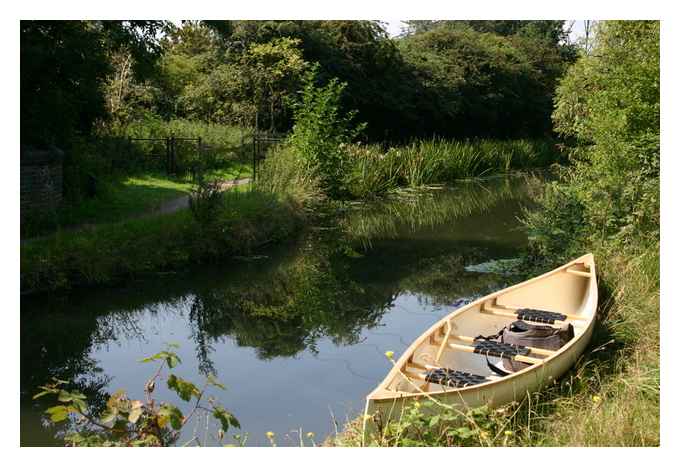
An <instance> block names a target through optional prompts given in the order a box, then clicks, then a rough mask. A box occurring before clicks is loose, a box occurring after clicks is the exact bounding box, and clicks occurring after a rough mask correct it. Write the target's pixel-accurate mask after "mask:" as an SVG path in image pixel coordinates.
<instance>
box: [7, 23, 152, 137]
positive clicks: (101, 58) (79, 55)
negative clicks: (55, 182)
mask: <svg viewBox="0 0 680 467" xmlns="http://www.w3.org/2000/svg"><path fill="white" fill-rule="evenodd" d="M162 27H163V23H162V22H159V21H22V22H21V40H20V43H21V52H20V53H21V96H22V98H21V142H22V143H25V144H32V145H37V146H47V145H51V144H56V145H59V146H62V147H67V146H68V145H69V144H70V141H71V139H72V138H73V136H75V135H87V134H89V133H90V132H91V131H92V128H93V127H94V124H95V122H96V121H98V120H104V119H106V118H107V117H108V113H107V110H106V99H105V82H106V79H107V77H108V76H109V75H110V74H111V73H112V65H111V61H110V57H111V55H112V54H114V53H117V52H120V51H122V50H128V51H129V53H130V54H131V55H132V57H134V59H135V61H134V72H135V74H136V75H137V76H139V77H144V76H146V75H147V74H149V73H151V72H152V69H153V67H154V64H155V60H156V58H157V57H158V54H159V53H160V48H159V46H158V43H157V40H156V34H157V33H158V31H159V30H160V28H162Z"/></svg>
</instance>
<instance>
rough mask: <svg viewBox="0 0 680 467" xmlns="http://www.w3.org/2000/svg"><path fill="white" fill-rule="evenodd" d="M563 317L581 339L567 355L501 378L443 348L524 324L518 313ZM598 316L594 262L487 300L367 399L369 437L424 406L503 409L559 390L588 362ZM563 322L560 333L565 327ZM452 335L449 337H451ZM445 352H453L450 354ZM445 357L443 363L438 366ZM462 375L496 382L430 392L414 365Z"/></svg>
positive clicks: (408, 358)
mask: <svg viewBox="0 0 680 467" xmlns="http://www.w3.org/2000/svg"><path fill="white" fill-rule="evenodd" d="M517 307H527V308H536V309H544V310H550V311H555V312H558V313H563V314H566V315H568V316H569V319H567V320H565V322H567V321H568V322H570V323H572V324H573V325H574V329H575V337H574V338H573V339H572V340H571V341H570V342H569V343H567V344H566V345H565V346H563V347H562V348H561V349H560V350H559V351H557V352H555V353H553V354H552V355H549V356H544V357H543V358H541V360H540V361H539V362H538V363H535V364H533V365H531V366H529V367H528V368H525V369H524V370H522V371H519V372H516V373H513V374H511V375H510V376H505V377H497V376H495V375H493V373H491V372H490V370H488V368H487V367H486V360H485V358H484V357H483V356H481V355H479V354H473V353H466V352H457V351H455V350H450V349H449V348H448V347H447V346H443V345H442V342H444V341H447V342H448V341H449V339H450V338H451V336H457V335H468V336H470V335H472V336H477V335H479V334H483V335H487V334H493V333H494V332H495V331H496V330H499V329H501V328H502V327H503V326H504V325H506V324H508V323H510V322H512V321H513V320H515V319H517V318H516V317H513V316H511V315H512V314H513V308H517ZM596 311H597V279H596V272H595V262H594V258H593V255H592V254H588V255H585V256H582V257H580V258H578V259H576V260H573V261H571V262H569V263H567V264H565V265H564V266H561V267H560V268H557V269H555V270H553V271H550V272H548V273H546V274H543V275H541V276H538V277H536V278H533V279H530V280H528V281H526V282H522V283H520V284H517V285H515V286H512V287H509V288H507V289H503V290H500V291H498V292H495V293H493V294H490V295H487V296H485V297H482V298H480V299H479V300H476V301H474V302H472V303H470V304H468V305H466V306H464V307H462V308H460V309H458V310H456V311H454V312H453V313H451V314H450V315H448V316H446V317H444V318H443V319H442V320H440V321H439V322H437V323H435V324H434V325H433V326H432V327H431V328H430V329H428V330H427V331H426V332H425V333H424V334H423V335H421V336H420V337H419V338H418V339H416V340H415V341H414V342H413V344H411V346H409V348H408V349H407V350H406V351H405V352H404V354H403V355H402V356H401V357H400V358H399V360H398V361H397V362H396V363H395V365H394V367H393V368H392V370H391V371H390V372H389V373H388V375H387V376H386V378H385V379H384V380H383V381H382V383H380V384H379V385H378V387H376V389H375V390H374V391H373V392H371V394H369V395H368V396H367V398H366V399H367V400H366V409H365V414H364V415H365V417H364V433H365V434H366V433H368V432H370V431H373V430H374V429H375V428H376V423H374V422H375V421H379V422H378V425H382V424H384V423H385V422H386V421H387V420H395V419H398V418H399V416H400V414H401V413H402V410H403V409H404V408H406V407H407V406H408V405H409V404H411V403H413V402H414V401H417V400H426V399H428V398H432V399H434V400H436V401H438V402H440V403H442V404H446V405H449V406H454V407H456V408H459V409H460V410H466V409H468V408H474V407H479V406H482V405H488V406H489V407H497V406H500V405H504V404H507V403H509V402H512V401H516V400H520V399H522V398H523V397H525V396H526V395H527V394H528V393H531V392H535V391H537V390H538V389H540V388H542V387H544V386H546V385H548V384H551V383H553V382H554V381H555V380H556V379H558V378H559V377H560V376H562V375H563V374H564V373H565V372H567V371H568V370H569V369H570V368H571V367H572V366H573V365H574V363H575V362H576V361H577V360H578V358H579V357H580V356H581V355H582V354H583V352H584V350H585V348H586V346H587V345H588V343H589V341H590V338H591V336H592V333H593V327H594V324H595V316H596ZM559 324H560V323H559V322H557V323H556V324H555V325H559ZM447 332H448V334H447ZM442 347H445V348H446V351H444V352H442V350H441V349H442ZM438 357H439V358H438ZM413 363H415V364H416V365H428V364H429V365H434V366H440V365H441V366H443V367H447V368H453V369H460V370H463V371H469V372H471V373H475V374H480V375H484V376H491V379H493V381H491V382H487V383H483V384H480V385H477V386H471V387H466V388H458V389H456V388H450V387H445V386H439V385H434V384H427V383H424V382H422V381H418V380H415V379H414V378H411V377H410V375H411V374H412V372H413V371H414V369H413V368H412V366H411V365H412V364H413Z"/></svg>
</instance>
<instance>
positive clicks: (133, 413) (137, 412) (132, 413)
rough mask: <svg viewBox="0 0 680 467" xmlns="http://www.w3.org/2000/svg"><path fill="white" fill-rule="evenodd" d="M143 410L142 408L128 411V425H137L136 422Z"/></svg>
mask: <svg viewBox="0 0 680 467" xmlns="http://www.w3.org/2000/svg"><path fill="white" fill-rule="evenodd" d="M143 410H144V409H143V408H142V407H137V408H134V409H132V410H131V411H130V415H128V420H129V421H130V423H137V420H139V417H141V416H142V412H143Z"/></svg>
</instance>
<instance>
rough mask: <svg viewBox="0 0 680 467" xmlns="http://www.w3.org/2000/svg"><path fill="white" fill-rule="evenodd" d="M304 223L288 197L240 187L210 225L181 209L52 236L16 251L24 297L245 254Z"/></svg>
mask: <svg viewBox="0 0 680 467" xmlns="http://www.w3.org/2000/svg"><path fill="white" fill-rule="evenodd" d="M302 217H303V213H302V212H301V210H300V209H299V208H298V206H297V205H296V204H295V203H293V202H292V201H291V200H289V199H288V198H286V197H279V196H276V195H274V194H271V193H263V192H261V191H256V190H253V189H250V188H249V187H242V188H241V189H240V190H229V191H227V192H224V193H221V194H220V203H219V206H218V209H216V211H215V213H214V216H211V219H212V222H211V224H210V225H203V224H202V223H200V222H198V221H197V220H196V218H195V217H194V216H193V215H192V212H191V211H190V210H182V211H178V212H175V213H172V214H167V215H158V216H153V217H144V218H138V219H131V220H126V221H122V222H117V223H109V224H101V225H95V226H93V227H90V228H86V229H81V230H73V231H63V232H57V233H56V234H53V235H50V236H49V237H45V238H39V239H35V240H34V241H31V242H26V243H25V244H22V245H21V290H22V291H23V292H35V291H45V290H58V289H66V288H70V287H74V286H83V285H87V286H91V285H101V284H109V283H113V282H116V281H120V280H124V279H126V278H129V277H135V276H139V275H143V274H149V273H156V272H159V271H167V270H174V269H176V268H179V267H182V266H185V265H187V264H191V263H200V262H209V261H216V260H219V259H221V258H225V257H228V256H230V255H236V254H245V253H248V252H250V251H251V250H252V249H255V248H258V247H260V246H262V245H264V244H267V243H271V242H277V241H282V240H285V239H286V238H288V237H290V236H291V235H292V234H293V233H294V232H295V231H296V230H297V229H299V228H300V227H301V219H302Z"/></svg>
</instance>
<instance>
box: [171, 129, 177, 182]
mask: <svg viewBox="0 0 680 467" xmlns="http://www.w3.org/2000/svg"><path fill="white" fill-rule="evenodd" d="M170 172H171V173H173V174H174V173H176V172H177V141H176V140H175V135H171V136H170Z"/></svg>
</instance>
